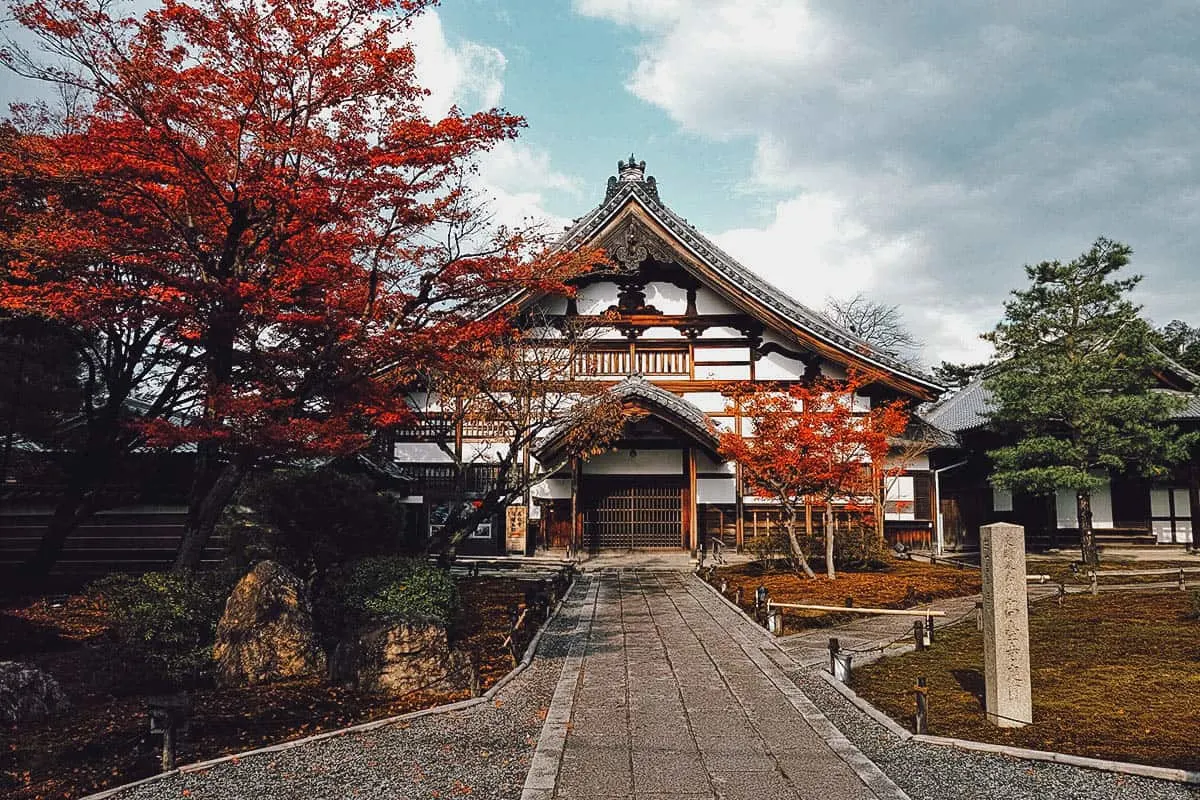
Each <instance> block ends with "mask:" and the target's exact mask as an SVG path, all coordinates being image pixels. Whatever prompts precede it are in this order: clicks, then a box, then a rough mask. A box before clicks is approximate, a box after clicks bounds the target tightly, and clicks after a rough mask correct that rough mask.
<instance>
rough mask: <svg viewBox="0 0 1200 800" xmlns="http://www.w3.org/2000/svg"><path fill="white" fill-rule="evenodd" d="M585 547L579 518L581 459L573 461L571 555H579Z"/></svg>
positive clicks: (573, 459)
mask: <svg viewBox="0 0 1200 800" xmlns="http://www.w3.org/2000/svg"><path fill="white" fill-rule="evenodd" d="M582 545H583V531H582V529H581V526H580V518H579V459H578V458H572V459H571V553H572V555H578V554H579V549H580V547H581V546H582Z"/></svg>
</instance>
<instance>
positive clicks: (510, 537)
mask: <svg viewBox="0 0 1200 800" xmlns="http://www.w3.org/2000/svg"><path fill="white" fill-rule="evenodd" d="M528 520H529V510H528V509H527V508H525V506H523V505H521V506H509V507H508V509H507V510H506V512H505V515H504V534H505V539H506V540H507V542H508V552H510V553H522V554H523V553H524V552H525V528H526V527H527V523H528Z"/></svg>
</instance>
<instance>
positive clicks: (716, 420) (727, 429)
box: [708, 417, 737, 433]
mask: <svg viewBox="0 0 1200 800" xmlns="http://www.w3.org/2000/svg"><path fill="white" fill-rule="evenodd" d="M708 419H709V421H711V422H712V424H713V427H714V428H716V429H717V431H718V432H720V433H733V431H734V429H735V428H736V427H737V418H736V417H709V418H708Z"/></svg>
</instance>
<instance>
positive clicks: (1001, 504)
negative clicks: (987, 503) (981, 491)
mask: <svg viewBox="0 0 1200 800" xmlns="http://www.w3.org/2000/svg"><path fill="white" fill-rule="evenodd" d="M1012 510H1013V495H1012V492H1011V491H1009V490H1008V489H1001V488H1000V487H999V486H993V487H992V511H1012Z"/></svg>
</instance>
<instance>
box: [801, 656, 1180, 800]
mask: <svg viewBox="0 0 1200 800" xmlns="http://www.w3.org/2000/svg"><path fill="white" fill-rule="evenodd" d="M791 675H792V677H793V679H794V680H795V681H796V684H797V685H798V686H799V687H800V688H801V689H802V690H803V691H804V693H805V694H806V695H808V697H809V698H811V699H812V701H813V702H814V703H816V705H817V707H818V708H820V709H821V711H822V712H823V713H824V714H825V716H826V717H828V718H829V720H830V721H831V722H832V723H833V724H834V725H836V726H837V727H838V728H839V729H840V730H841V731H842V732H843V733H844V734H846V736H847V738H849V739H850V741H852V742H853V743H854V744H855V745H857V746H858V748H859V749H860V750H862V752H863V753H864V754H865V755H866V756H867V757H868V758H870V759H871V760H872V761H874V762H875V763H876V764H877V765H878V766H879V768H880V769H882V770H883V771H884V773H886V774H887V776H888V777H889V778H891V779H892V780H893V781H895V782H896V783H897V784H898V785H899V786H900V787H901V788H902V789H904V791H905V792H907V793H908V794H909V796H910V797H912V798H913V800H994V799H995V798H1006V800H1025V798H1029V800H1035V799H1036V800H1049V799H1050V798H1055V800H1057V798H1064V800H1065V799H1066V798H1069V799H1070V800H1117V799H1120V800H1126V799H1127V800H1184V798H1190V799H1191V800H1196V798H1197V797H1200V789H1197V788H1195V787H1189V786H1187V785H1184V784H1179V783H1172V782H1170V781H1156V780H1151V779H1148V778H1138V777H1134V776H1132V775H1118V774H1115V773H1111V772H1100V771H1099V770H1091V769H1082V768H1079V767H1071V766H1067V765H1064V764H1050V763H1048V762H1042V761H1025V760H1021V759H1015V758H1009V757H1007V756H1001V755H995V754H991V753H975V752H970V751H967V750H960V749H958V748H953V747H943V746H939V745H931V744H923V743H920V742H912V741H907V742H905V741H901V740H899V739H898V738H896V737H895V736H893V735H892V734H891V733H890V732H888V731H887V730H885V729H884V728H883V727H882V726H880V725H879V724H877V723H876V722H875V721H873V720H872V719H871V718H870V717H868V716H866V715H865V714H863V713H862V712H861V711H859V710H858V708H856V707H855V706H854V705H853V704H852V703H850V702H849V701H848V700H846V698H844V697H842V696H841V695H840V694H838V693H837V692H836V691H835V690H834V689H833V688H832V687H830V686H829V685H828V684H826V683H825V681H824V680H822V679H821V677H820V676H819V675H817V674H816V673H815V672H813V671H810V670H801V671H799V672H798V673H791Z"/></svg>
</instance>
